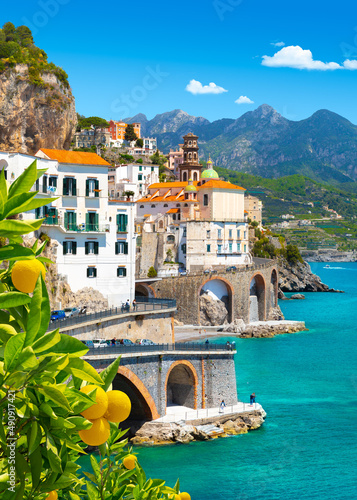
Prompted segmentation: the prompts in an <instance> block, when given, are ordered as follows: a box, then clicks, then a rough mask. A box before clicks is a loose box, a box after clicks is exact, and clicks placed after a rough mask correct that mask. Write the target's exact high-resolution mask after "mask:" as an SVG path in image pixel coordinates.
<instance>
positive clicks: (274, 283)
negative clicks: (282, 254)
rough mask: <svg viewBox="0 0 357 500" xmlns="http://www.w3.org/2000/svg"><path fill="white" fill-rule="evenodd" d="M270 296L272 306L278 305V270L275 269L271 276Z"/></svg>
mask: <svg viewBox="0 0 357 500" xmlns="http://www.w3.org/2000/svg"><path fill="white" fill-rule="evenodd" d="M270 297H271V301H270V303H271V306H272V307H276V306H277V305H278V271H277V270H276V269H273V270H272V272H271V277H270Z"/></svg>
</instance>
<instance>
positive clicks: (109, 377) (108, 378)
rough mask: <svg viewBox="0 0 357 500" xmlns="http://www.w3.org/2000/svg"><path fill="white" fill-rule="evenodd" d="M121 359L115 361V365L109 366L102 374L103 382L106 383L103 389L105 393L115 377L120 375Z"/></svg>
mask: <svg viewBox="0 0 357 500" xmlns="http://www.w3.org/2000/svg"><path fill="white" fill-rule="evenodd" d="M120 359H121V357H120V356H119V357H118V358H117V359H116V360H115V361H113V363H111V364H110V365H109V366H107V367H106V368H104V370H103V371H101V372H100V376H101V377H102V380H103V382H104V385H103V389H104V390H105V391H107V390H108V388H109V386H110V384H111V383H112V382H113V380H114V377H115V375H116V374H117V373H118V368H119V365H120Z"/></svg>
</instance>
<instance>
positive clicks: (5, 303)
mask: <svg viewBox="0 0 357 500" xmlns="http://www.w3.org/2000/svg"><path fill="white" fill-rule="evenodd" d="M29 302H31V297H29V296H28V295H27V294H26V293H21V292H5V293H0V308H1V309H9V307H18V306H23V305H25V304H28V303H29ZM82 345H83V344H82Z"/></svg>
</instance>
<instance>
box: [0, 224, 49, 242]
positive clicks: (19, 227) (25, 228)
mask: <svg viewBox="0 0 357 500" xmlns="http://www.w3.org/2000/svg"><path fill="white" fill-rule="evenodd" d="M44 220H45V219H33V220H16V219H5V220H2V221H0V236H4V237H5V238H8V237H9V235H22V234H27V233H32V231H37V230H38V229H40V227H41V225H42V222H43V221H44Z"/></svg>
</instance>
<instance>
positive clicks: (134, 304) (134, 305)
mask: <svg viewBox="0 0 357 500" xmlns="http://www.w3.org/2000/svg"><path fill="white" fill-rule="evenodd" d="M133 310H134V311H136V300H135V299H134V300H133Z"/></svg>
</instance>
